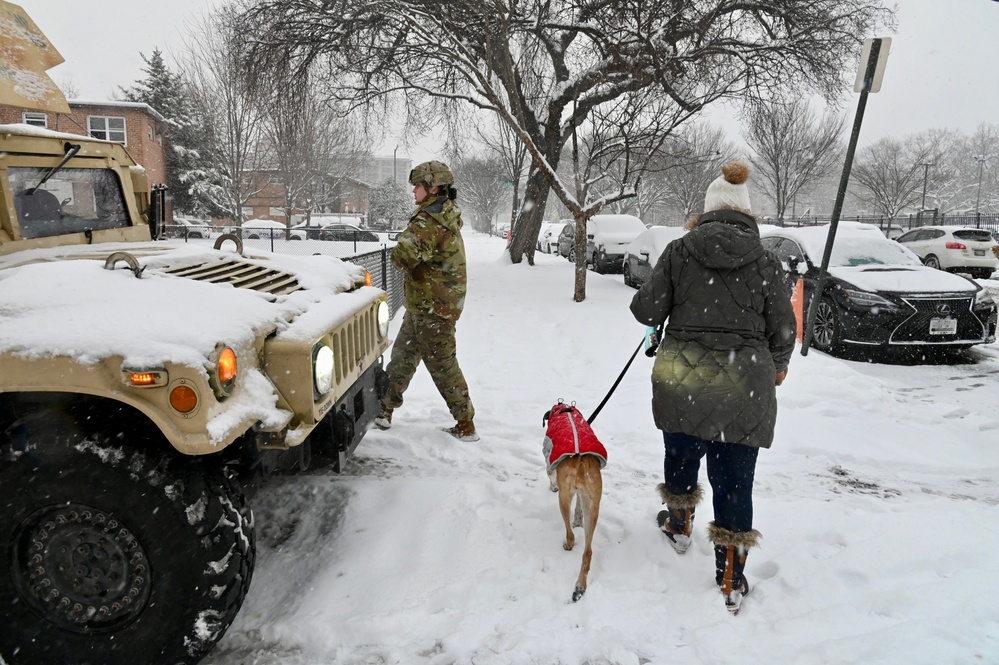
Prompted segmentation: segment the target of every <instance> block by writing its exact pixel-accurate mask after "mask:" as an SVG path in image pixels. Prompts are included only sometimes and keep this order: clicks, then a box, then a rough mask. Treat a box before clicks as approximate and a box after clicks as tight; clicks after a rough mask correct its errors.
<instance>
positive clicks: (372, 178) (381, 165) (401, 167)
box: [359, 156, 413, 187]
mask: <svg viewBox="0 0 999 665" xmlns="http://www.w3.org/2000/svg"><path fill="white" fill-rule="evenodd" d="M412 170H413V160H411V159H409V158H408V157H374V156H372V157H369V158H368V159H367V162H366V163H365V164H364V165H363V166H362V167H361V173H360V174H359V178H360V179H361V180H363V181H364V182H366V183H369V184H370V185H371V186H372V187H378V186H379V185H380V184H382V183H383V182H385V181H386V180H395V181H396V182H397V183H398V184H399V185H400V186H402V187H408V186H409V172H410V171H412Z"/></svg>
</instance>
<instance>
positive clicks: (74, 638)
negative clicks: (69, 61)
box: [0, 2, 389, 665]
mask: <svg viewBox="0 0 999 665" xmlns="http://www.w3.org/2000/svg"><path fill="white" fill-rule="evenodd" d="M18 11H20V12H21V13H22V14H23V10H20V8H18V7H16V6H14V5H10V4H8V3H5V2H0V32H2V31H3V30H5V29H8V28H9V25H5V24H4V21H5V20H8V19H10V16H20V15H18V14H16V12H18ZM12 12H14V13H13V14H12ZM4 13H6V15H5V14H4ZM24 18H26V17H24ZM17 22H18V24H19V25H22V27H24V28H25V30H26V31H29V32H30V31H31V30H35V31H37V29H36V28H34V26H33V24H31V25H29V24H30V19H27V24H25V23H23V22H21V21H20V20H18V21H17ZM7 33H9V30H7ZM7 33H5V34H4V37H5V39H6V38H8V37H9V34H7ZM40 34H41V33H37V34H35V33H31V34H30V37H31V39H30V40H28V41H27V42H26V47H25V48H28V49H30V48H33V47H36V46H38V41H37V40H38V39H42V40H44V37H39V35H40ZM49 48H50V47H49ZM5 49H6V46H5ZM5 49H0V57H3V56H4V54H5V53H9V52H10V49H6V50H5ZM4 64H5V63H3V62H0V69H2V65H4ZM49 66H50V65H49ZM2 75H3V74H2V73H0V77H2ZM5 89H13V88H12V86H11V85H7V86H6V88H5V86H4V84H3V83H2V82H0V103H7V104H12V103H15V102H13V101H11V98H10V97H8V98H7V99H4V98H3V96H2V93H3V90H5ZM50 94H51V92H50ZM63 101H64V100H63ZM36 108H38V107H37V106H36ZM155 194H156V192H155V191H153V192H151V191H150V187H149V185H148V182H147V178H146V174H145V172H144V171H143V169H142V168H141V167H139V166H138V165H136V164H135V163H134V162H133V161H132V159H131V158H130V157H129V155H128V153H127V152H126V150H125V149H124V148H123V147H122V146H121V145H119V144H116V143H110V142H106V141H99V140H95V139H91V138H87V137H83V136H76V135H71V134H57V133H55V132H50V131H47V130H44V129H38V128H34V127H29V126H27V125H2V126H0V491H2V495H0V496H2V498H0V607H3V608H4V609H3V615H4V619H3V621H0V661H4V662H6V663H7V664H8V665H15V664H19V663H31V664H33V665H37V664H39V663H75V662H88V663H178V662H184V663H188V662H191V663H193V662H197V661H198V660H200V659H201V657H202V656H203V655H204V654H205V653H207V652H208V651H209V650H210V649H211V648H212V647H213V646H214V645H215V643H216V642H217V641H218V640H219V639H220V638H221V636H222V635H223V633H224V632H225V630H226V629H227V628H228V626H229V624H230V623H231V622H232V620H233V618H234V617H235V615H236V613H237V611H238V610H239V607H240V605H241V603H242V601H243V598H244V596H245V595H246V592H247V588H248V585H249V582H250V577H251V574H252V570H253V560H254V535H253V520H252V515H251V513H250V511H249V509H248V508H247V506H246V500H245V494H244V489H245V488H246V487H247V486H248V484H249V483H250V482H251V481H252V479H253V478H254V477H255V476H258V475H259V474H261V473H269V472H274V471H289V470H294V469H299V468H304V467H306V466H308V464H309V462H310V459H311V458H316V457H318V458H321V459H322V460H323V461H329V462H331V463H333V464H334V465H335V466H336V467H337V468H339V466H340V465H342V464H343V463H344V461H345V460H346V458H347V456H348V455H349V454H350V453H351V452H352V451H353V449H354V448H355V447H356V446H357V444H358V443H359V441H360V440H361V438H362V437H363V436H364V433H365V431H366V430H367V429H368V427H369V425H370V423H371V421H372V420H373V419H374V417H375V415H377V411H378V409H377V404H378V396H377V393H378V390H377V387H376V384H378V383H380V382H379V381H376V379H379V377H380V375H381V373H382V369H381V362H382V361H381V355H382V353H383V352H384V350H385V349H386V348H387V346H388V338H387V333H388V322H389V313H388V307H387V305H386V299H385V293H384V292H383V291H381V290H380V289H375V288H372V287H371V286H366V285H365V277H366V275H365V272H364V270H363V269H361V268H359V267H357V266H354V265H351V264H347V263H343V262H341V261H339V260H338V259H335V258H331V257H327V256H305V257H301V256H289V255H283V254H280V253H277V254H275V253H254V252H250V251H244V249H243V246H242V243H241V242H240V241H239V239H238V238H236V237H234V236H223V237H222V238H219V239H218V240H217V241H216V242H215V244H214V246H211V245H207V244H206V245H202V246H199V245H194V244H184V243H181V242H173V241H166V242H164V241H154V240H152V238H153V237H155V226H156V224H157V220H156V216H155V211H156V210H157V208H158V206H157V201H156V196H155ZM151 226H152V227H153V228H152V229H151Z"/></svg>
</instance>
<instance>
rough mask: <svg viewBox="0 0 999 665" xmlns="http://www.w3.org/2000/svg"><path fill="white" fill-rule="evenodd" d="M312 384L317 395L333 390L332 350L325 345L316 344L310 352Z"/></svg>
mask: <svg viewBox="0 0 999 665" xmlns="http://www.w3.org/2000/svg"><path fill="white" fill-rule="evenodd" d="M312 383H313V385H314V386H315V388H316V393H318V394H319V395H325V394H326V393H328V392H329V391H331V390H332V389H333V349H331V348H330V347H328V346H327V345H326V344H322V343H320V344H317V345H316V347H315V349H313V351H312Z"/></svg>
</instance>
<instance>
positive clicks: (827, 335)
mask: <svg viewBox="0 0 999 665" xmlns="http://www.w3.org/2000/svg"><path fill="white" fill-rule="evenodd" d="M841 339H842V331H841V329H840V323H839V315H838V314H837V313H836V305H835V303H833V301H832V300H831V299H830V298H823V299H822V300H820V301H819V304H818V307H816V308H815V322H814V324H813V327H812V344H813V345H814V346H815V348H816V349H818V350H819V351H824V352H826V353H834V352H836V351H837V350H838V349H839V347H840V345H841Z"/></svg>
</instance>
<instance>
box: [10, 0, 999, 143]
mask: <svg viewBox="0 0 999 665" xmlns="http://www.w3.org/2000/svg"><path fill="white" fill-rule="evenodd" d="M15 2H16V3H17V4H21V6H22V7H24V8H25V10H27V12H28V14H29V15H30V16H31V17H32V18H33V19H34V20H35V23H37V24H38V26H39V27H40V28H41V30H42V32H44V33H45V34H46V35H47V36H48V38H49V39H50V40H51V41H52V43H53V44H54V45H55V47H56V48H57V49H58V50H59V52H60V53H61V54H62V56H63V57H64V58H65V59H66V62H65V63H63V64H61V65H59V66H57V67H55V68H53V69H52V70H50V72H49V73H50V74H51V76H52V78H53V79H54V80H55V82H56V83H57V84H59V85H63V86H64V85H65V84H67V83H70V84H72V85H73V86H74V87H75V88H76V89H77V90H78V91H79V94H80V97H81V98H86V99H94V98H97V99H111V98H113V96H114V94H115V93H116V92H117V90H118V86H129V85H132V84H133V83H134V82H135V81H136V80H137V79H139V78H141V77H142V67H143V62H142V59H141V58H140V56H139V54H140V53H144V54H146V55H147V56H148V55H149V54H150V53H152V51H153V49H154V48H159V49H160V50H161V51H163V52H164V54H166V56H167V57H168V58H169V57H170V56H171V54H175V53H179V52H180V51H182V50H183V47H184V41H185V39H186V35H188V34H189V33H190V32H191V26H192V25H193V24H194V23H195V22H197V21H199V20H200V19H201V18H203V16H204V13H205V12H206V11H207V10H208V9H209V8H210V7H212V6H215V5H218V4H220V3H221V0H166V1H165V0H157V1H155V2H153V1H150V0H19V2H17V0H15ZM898 8H899V13H898V17H899V26H898V30H897V31H896V33H895V34H892V35H889V36H891V37H892V50H891V56H890V57H889V59H888V65H887V70H886V73H885V79H884V84H883V86H882V89H881V92H879V93H877V94H874V95H871V97H870V98H869V100H868V104H867V111H866V114H865V117H864V124H863V129H862V132H861V144H864V143H868V142H871V141H873V140H876V139H877V138H879V137H881V136H884V135H894V136H903V135H905V134H908V133H912V132H918V131H923V130H926V129H931V128H942V127H946V128H951V129H957V130H960V131H962V132H965V133H968V134H970V133H971V132H973V131H974V129H975V128H976V127H977V126H978V125H979V124H981V123H982V122H989V123H993V124H996V123H999V110H997V109H999V67H997V63H999V39H997V38H996V34H997V32H999V2H996V1H995V0H946V2H945V1H943V0H900V2H898ZM868 36H875V35H868ZM877 36H883V35H877ZM851 81H852V75H851ZM857 98H858V95H857V94H855V93H853V92H852V88H851V89H850V90H848V91H847V92H845V94H844V102H843V107H842V108H843V112H844V113H846V114H847V115H848V117H849V123H848V126H850V125H852V122H853V117H854V113H855V112H856V107H857ZM395 142H396V141H395V140H394V139H393V138H392V137H389V138H387V139H386V143H385V144H386V145H388V146H389V147H388V152H389V153H390V152H391V149H392V148H391V146H392V145H393V144H394V143H395ZM419 152H420V150H416V151H414V154H413V157H414V159H416V160H421V159H425V158H429V155H423V154H417V153H419Z"/></svg>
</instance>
